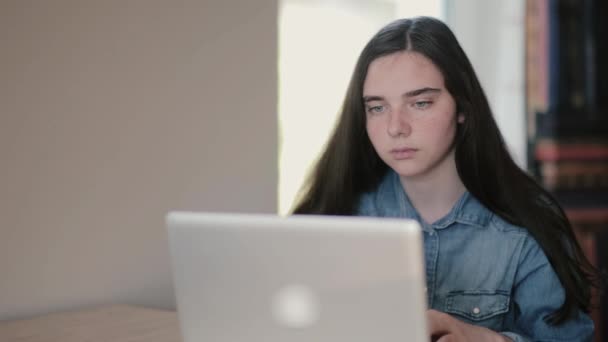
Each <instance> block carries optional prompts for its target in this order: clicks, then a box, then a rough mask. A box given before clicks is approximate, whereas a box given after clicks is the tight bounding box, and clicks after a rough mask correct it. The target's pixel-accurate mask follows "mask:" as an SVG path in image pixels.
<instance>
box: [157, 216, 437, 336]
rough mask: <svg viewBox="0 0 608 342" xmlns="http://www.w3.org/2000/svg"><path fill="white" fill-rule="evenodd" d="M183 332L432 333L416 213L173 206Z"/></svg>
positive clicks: (171, 236)
mask: <svg viewBox="0 0 608 342" xmlns="http://www.w3.org/2000/svg"><path fill="white" fill-rule="evenodd" d="M167 225H168V229H169V242H170V250H171V258H172V267H173V278H174V284H175V291H176V298H177V308H178V316H179V320H180V326H181V332H182V336H183V339H184V341H186V342H194V341H205V342H240V341H243V342H313V341H314V342H329V341H331V342H336V341H339V342H363V341H365V342H371V341H374V342H375V341H382V342H404V341H425V342H427V341H428V340H429V337H428V335H427V332H426V331H427V329H426V318H425V310H426V297H425V294H424V286H425V280H424V279H425V278H424V267H423V264H424V262H423V252H422V234H421V231H420V227H419V225H418V224H417V223H416V222H415V221H411V220H403V219H380V218H361V217H335V216H333V217H332V216H291V217H288V218H281V217H278V216H274V215H254V214H218V213H186V212H172V213H169V215H168V216H167Z"/></svg>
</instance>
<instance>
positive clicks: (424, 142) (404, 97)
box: [363, 51, 464, 179]
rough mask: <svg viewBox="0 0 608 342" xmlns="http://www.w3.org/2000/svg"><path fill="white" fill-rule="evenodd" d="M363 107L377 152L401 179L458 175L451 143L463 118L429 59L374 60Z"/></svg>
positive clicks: (402, 55)
mask: <svg viewBox="0 0 608 342" xmlns="http://www.w3.org/2000/svg"><path fill="white" fill-rule="evenodd" d="M363 102H364V106H365V112H366V118H367V119H366V128H367V134H368V136H369V138H370V140H371V143H372V145H373V146H374V149H375V150H376V152H377V153H378V155H379V156H380V158H381V159H382V160H383V161H384V162H385V163H386V164H387V165H388V166H389V167H391V168H392V169H393V170H395V172H397V173H398V174H399V175H400V176H401V178H402V179H422V178H428V177H430V176H432V175H433V174H437V173H442V172H454V171H455V163H454V162H453V161H454V153H453V148H452V146H453V145H452V143H453V141H454V137H455V135H456V125H457V124H458V123H457V121H458V122H463V121H464V116H463V115H462V114H458V117H457V114H456V103H455V101H454V98H453V97H452V95H451V94H450V93H449V92H448V91H447V89H446V88H445V85H444V80H443V75H442V74H441V72H440V71H439V69H438V68H437V67H436V66H435V65H434V64H433V63H432V62H431V61H430V60H429V59H428V58H426V57H425V56H424V55H422V54H420V53H417V52H412V51H403V52H396V53H393V54H390V55H387V56H383V57H379V58H377V59H375V60H374V61H373V62H372V63H371V64H370V65H369V68H368V72H367V76H366V78H365V82H364V84H363Z"/></svg>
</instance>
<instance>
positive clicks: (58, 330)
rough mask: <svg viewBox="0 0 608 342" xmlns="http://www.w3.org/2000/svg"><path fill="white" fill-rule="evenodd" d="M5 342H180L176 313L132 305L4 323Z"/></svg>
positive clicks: (0, 335)
mask: <svg viewBox="0 0 608 342" xmlns="http://www.w3.org/2000/svg"><path fill="white" fill-rule="evenodd" d="M0 341H2V342H12V341H15V342H17V341H18V342H76V341H77V342H83V341H86V342H101V341H104V342H105V341H113V342H139V341H142V342H143V341H149V342H157V341H158V342H161V341H162V342H179V341H181V337H180V333H179V324H178V321H177V313H176V312H175V311H163V310H156V309H147V308H141V307H135V306H128V305H112V306H104V307H99V308H95V309H90V310H83V311H73V312H62V313H53V314H49V315H45V316H41V317H36V318H32V319H26V320H15V321H0Z"/></svg>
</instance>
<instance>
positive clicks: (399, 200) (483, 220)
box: [379, 170, 492, 229]
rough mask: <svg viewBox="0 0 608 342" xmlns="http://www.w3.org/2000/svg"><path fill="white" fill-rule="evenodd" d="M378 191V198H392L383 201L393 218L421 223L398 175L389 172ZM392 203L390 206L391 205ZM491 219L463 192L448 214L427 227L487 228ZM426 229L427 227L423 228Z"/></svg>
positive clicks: (488, 212) (478, 203) (489, 214)
mask: <svg viewBox="0 0 608 342" xmlns="http://www.w3.org/2000/svg"><path fill="white" fill-rule="evenodd" d="M379 190H380V191H381V192H383V193H384V195H383V196H381V197H380V198H385V199H386V197H392V201H383V202H384V203H383V204H384V206H385V209H387V210H389V211H392V212H394V214H396V215H395V216H399V217H407V218H413V219H415V220H417V221H418V222H421V224H422V225H423V226H425V224H423V223H422V222H423V221H422V219H421V217H420V214H418V211H417V210H416V208H414V206H413V205H412V203H411V202H410V199H409V198H408V196H407V194H406V193H405V190H404V189H403V186H402V185H401V181H400V179H399V175H398V174H397V173H396V172H394V171H392V170H390V171H389V173H388V174H387V176H386V177H385V178H384V180H383V182H382V184H381V185H380V187H379ZM391 202H392V205H391ZM491 218H492V212H491V211H490V210H488V209H487V208H486V207H485V206H483V205H482V204H481V203H480V202H479V201H478V200H477V199H476V198H475V197H473V195H471V194H470V193H469V192H468V191H465V192H464V194H462V196H460V198H459V199H458V201H456V204H454V206H453V207H452V209H451V210H450V212H449V213H448V214H447V215H445V216H444V217H442V218H440V219H439V220H437V221H435V222H433V223H432V224H430V225H429V227H432V228H433V229H444V228H447V227H449V226H450V225H452V224H453V223H454V222H458V223H462V224H466V225H473V226H478V227H485V226H487V224H488V222H489V221H490V219H491ZM423 228H427V227H423Z"/></svg>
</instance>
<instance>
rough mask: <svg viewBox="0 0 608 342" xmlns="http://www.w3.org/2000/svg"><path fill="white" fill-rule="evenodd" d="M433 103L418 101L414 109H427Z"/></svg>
mask: <svg viewBox="0 0 608 342" xmlns="http://www.w3.org/2000/svg"><path fill="white" fill-rule="evenodd" d="M431 103H433V102H431V101H416V102H414V107H416V109H426V108H428V107H429V106H430V105H431Z"/></svg>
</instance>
